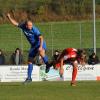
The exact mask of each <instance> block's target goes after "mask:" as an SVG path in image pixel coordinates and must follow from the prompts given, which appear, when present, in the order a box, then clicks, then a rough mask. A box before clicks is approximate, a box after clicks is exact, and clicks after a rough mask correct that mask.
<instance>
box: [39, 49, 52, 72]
mask: <svg viewBox="0 0 100 100" xmlns="http://www.w3.org/2000/svg"><path fill="white" fill-rule="evenodd" d="M39 54H40V56H41V57H42V59H43V61H44V63H45V64H46V70H45V72H46V73H48V72H49V70H50V67H51V65H50V64H49V62H48V57H47V56H46V55H45V50H44V49H42V50H41V51H39Z"/></svg>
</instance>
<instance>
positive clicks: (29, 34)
mask: <svg viewBox="0 0 100 100" xmlns="http://www.w3.org/2000/svg"><path fill="white" fill-rule="evenodd" d="M18 27H19V28H21V29H22V31H23V33H24V35H25V36H26V38H27V40H28V41H29V43H30V44H31V45H32V46H34V47H35V46H39V45H40V40H39V36H40V35H41V33H40V31H39V30H38V28H36V27H35V26H33V27H32V29H31V30H29V29H27V28H26V26H25V24H19V25H18Z"/></svg>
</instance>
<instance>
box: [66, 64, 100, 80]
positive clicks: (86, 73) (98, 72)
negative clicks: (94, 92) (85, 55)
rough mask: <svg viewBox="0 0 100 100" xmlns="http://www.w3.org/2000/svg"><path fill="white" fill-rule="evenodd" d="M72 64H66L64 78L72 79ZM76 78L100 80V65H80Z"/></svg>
mask: <svg viewBox="0 0 100 100" xmlns="http://www.w3.org/2000/svg"><path fill="white" fill-rule="evenodd" d="M72 69H73V68H72V66H71V65H64V80H71V78H72ZM76 80H100V65H85V66H82V65H78V73H77V78H76Z"/></svg>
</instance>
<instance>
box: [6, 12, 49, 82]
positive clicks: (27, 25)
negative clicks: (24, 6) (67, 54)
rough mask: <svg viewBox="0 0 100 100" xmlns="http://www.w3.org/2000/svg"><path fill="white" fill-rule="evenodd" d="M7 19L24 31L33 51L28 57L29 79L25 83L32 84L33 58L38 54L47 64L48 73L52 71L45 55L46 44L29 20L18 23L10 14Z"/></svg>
mask: <svg viewBox="0 0 100 100" xmlns="http://www.w3.org/2000/svg"><path fill="white" fill-rule="evenodd" d="M7 17H8V19H9V20H10V22H11V23H12V24H13V25H15V26H17V27H19V28H21V29H22V31H23V33H24V35H25V36H26V38H27V40H28V41H29V43H30V44H31V49H30V51H29V56H28V77H27V79H26V80H25V82H31V81H32V78H31V74H32V70H33V58H34V57H35V56H36V55H37V53H39V54H40V56H41V57H42V59H43V61H44V63H45V64H46V73H47V72H48V71H49V69H50V65H49V63H48V57H47V56H46V55H45V50H46V43H45V41H44V40H43V36H42V35H41V33H40V31H39V30H38V28H36V27H35V26H34V25H33V23H32V21H30V20H28V21H26V22H24V23H18V22H17V21H16V20H15V19H13V18H12V17H11V16H10V14H9V13H8V14H7Z"/></svg>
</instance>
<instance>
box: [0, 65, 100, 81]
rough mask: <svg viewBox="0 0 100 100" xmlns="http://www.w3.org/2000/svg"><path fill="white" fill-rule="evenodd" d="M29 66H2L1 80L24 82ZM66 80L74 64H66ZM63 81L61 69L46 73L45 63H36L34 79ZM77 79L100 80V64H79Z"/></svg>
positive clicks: (0, 67) (33, 73)
mask: <svg viewBox="0 0 100 100" xmlns="http://www.w3.org/2000/svg"><path fill="white" fill-rule="evenodd" d="M27 68H28V67H27V66H0V82H23V81H25V79H26V77H27ZM63 77H64V81H66V80H68V81H70V80H71V78H72V66H71V65H64V75H63ZM45 80H48V81H62V79H61V78H60V76H59V70H55V69H53V67H51V68H50V71H49V73H45V65H43V66H41V67H39V66H36V65H34V67H33V72H32V81H45ZM77 80H100V65H99V64H98V65H85V66H81V65H79V66H78V74H77Z"/></svg>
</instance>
